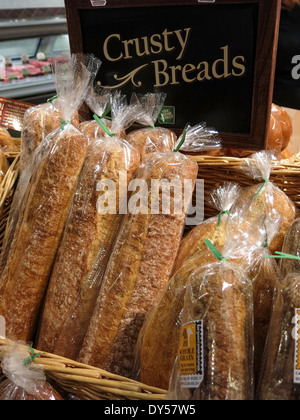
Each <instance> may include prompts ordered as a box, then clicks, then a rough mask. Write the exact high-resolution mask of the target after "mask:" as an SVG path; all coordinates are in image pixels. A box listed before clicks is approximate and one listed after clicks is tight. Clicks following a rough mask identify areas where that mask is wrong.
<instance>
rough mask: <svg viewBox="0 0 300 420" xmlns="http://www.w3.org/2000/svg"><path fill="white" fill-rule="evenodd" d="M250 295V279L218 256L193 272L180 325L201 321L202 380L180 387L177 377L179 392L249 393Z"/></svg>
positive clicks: (208, 395)
mask: <svg viewBox="0 0 300 420" xmlns="http://www.w3.org/2000/svg"><path fill="white" fill-rule="evenodd" d="M251 299H252V289H251V284H250V282H249V281H248V279H247V278H246V277H245V275H244V274H243V272H242V271H241V270H239V269H238V267H237V266H236V265H235V264H231V263H227V262H226V263H219V262H217V263H215V264H211V265H209V266H205V267H202V269H200V270H199V271H197V272H195V274H194V275H192V276H191V279H190V281H189V283H188V285H187V291H186V295H185V301H184V309H183V314H182V325H185V324H186V323H188V322H195V321H202V322H203V341H202V344H203V347H202V352H203V353H201V356H202V357H203V380H202V382H201V384H200V385H199V386H198V387H197V388H196V389H195V388H194V389H193V387H191V388H188V389H184V388H181V386H180V377H179V379H178V383H177V387H178V389H177V397H178V398H181V399H182V398H183V397H185V398H188V399H196V400H249V399H252V398H253V373H252V369H253V365H252V358H253V353H252V350H253V341H252V331H251V325H252V311H251V309H252V306H251V305H252V300H251ZM200 345H201V343H200ZM198 348H199V347H198ZM201 356H200V357H201Z"/></svg>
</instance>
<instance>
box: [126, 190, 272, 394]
mask: <svg viewBox="0 0 300 420" xmlns="http://www.w3.org/2000/svg"><path fill="white" fill-rule="evenodd" d="M235 194H237V195H235ZM239 194H241V189H240V188H239V187H237V186H236V184H228V183H226V184H225V185H224V186H223V187H219V188H217V189H216V190H215V191H214V193H213V194H212V197H211V201H212V202H214V205H215V206H216V208H219V209H220V210H221V209H222V208H223V209H225V208H230V207H231V205H232V204H233V203H234V202H235V200H236V199H238V197H239ZM244 211H245V209H244V208H243V207H241V208H240V211H239V212H238V211H237V209H236V211H235V214H234V217H232V216H231V214H230V213H229V215H228V214H227V213H225V214H222V213H221V214H220V215H219V216H218V217H216V218H211V219H209V220H207V221H204V222H203V223H202V224H201V225H202V227H201V226H200V225H199V226H197V227H195V228H194V232H195V234H197V235H195V237H194V235H192V236H191V237H189V235H190V234H191V233H189V234H188V235H187V237H186V238H188V240H189V242H187V244H186V247H185V248H186V249H187V250H189V248H190V250H191V252H190V255H189V254H188V253H186V252H184V251H185V249H184V248H183V249H182V256H183V257H185V258H181V260H182V261H181V264H180V265H178V266H177V269H176V270H174V272H173V276H172V278H171V279H170V281H169V282H168V284H167V286H166V288H165V289H164V291H163V293H162V294H161V296H160V297H159V299H158V302H157V304H156V305H155V307H154V308H153V310H152V311H150V313H149V314H148V315H147V319H146V321H145V323H144V325H143V328H142V330H141V333H140V336H139V341H138V345H137V348H136V359H135V367H134V377H135V379H138V380H142V381H143V383H148V384H151V385H153V386H158V387H161V388H164V389H165V388H167V386H168V383H169V379H170V376H171V372H172V367H173V364H174V360H175V358H176V355H177V348H178V342H179V334H180V328H181V315H182V308H183V301H184V295H185V288H186V284H187V281H188V278H189V276H190V275H191V274H192V272H193V271H194V270H195V269H197V268H200V267H202V266H204V265H207V264H208V263H211V262H214V261H215V257H214V256H213V255H212V253H210V252H207V246H206V245H205V243H204V240H205V239H209V240H210V242H211V243H212V244H213V245H214V246H215V247H216V248H217V249H218V250H219V251H222V250H223V246H224V245H225V252H227V254H228V255H230V257H231V258H234V259H233V261H234V262H235V264H238V265H241V266H242V264H241V262H242V263H243V262H247V263H246V267H245V268H243V269H244V270H245V273H248V274H249V272H248V270H249V266H250V267H252V266H251V265H250V263H249V262H248V261H249V260H251V261H252V260H254V257H252V258H250V256H251V255H252V254H253V253H254V252H255V251H257V250H258V249H261V247H262V246H263V245H264V244H265V243H266V240H267V236H268V235H267V233H266V225H267V226H268V227H269V238H271V237H272V236H271V234H274V233H275V232H274V231H272V233H271V230H272V229H271V227H270V226H276V223H277V222H278V218H279V215H277V217H276V219H274V220H272V222H269V224H268V223H267V220H266V217H265V216H264V215H260V217H258V218H257V220H256V221H255V223H254V225H253V226H251V224H249V223H248V221H247V220H244V215H243V213H244ZM218 220H220V224H219V226H217V224H218ZM185 240H186V239H185V238H184V239H183V241H182V244H183V243H184V242H185ZM193 243H194V249H193ZM205 250H206V251H205ZM228 250H229V251H228ZM264 250H265V248H264ZM265 252H267V250H265ZM178 255H179V256H180V250H179V253H178ZM257 258H258V257H257ZM255 261H256V260H255ZM175 267H176V263H175ZM252 277H254V274H253V275H252ZM166 331H167V332H168V333H167V334H166ZM160 348H164V349H165V350H164V352H163V353H162V352H160Z"/></svg>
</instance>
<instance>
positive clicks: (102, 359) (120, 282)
mask: <svg viewBox="0 0 300 420" xmlns="http://www.w3.org/2000/svg"><path fill="white" fill-rule="evenodd" d="M196 177H197V164H195V162H193V161H192V160H191V159H189V158H187V157H185V156H183V155H181V154H179V153H154V154H152V155H148V156H147V157H146V159H145V160H144V163H143V164H142V165H141V167H140V168H139V170H138V171H137V174H136V179H144V180H145V181H146V182H147V184H148V186H150V185H151V180H153V179H157V180H159V181H161V180H163V179H164V180H168V181H172V180H175V179H178V180H180V181H181V182H183V180H184V179H191V180H193V181H195V180H196ZM131 198H132V196H131ZM159 199H160V201H161V200H162V193H160V195H159ZM147 201H148V200H147ZM150 201H151V200H149V201H148V204H146V206H147V207H146V212H144V214H142V213H138V214H132V213H128V214H127V215H126V216H125V218H124V221H123V224H122V227H121V230H120V233H119V235H118V237H117V240H116V243H115V246H114V249H113V252H112V255H111V258H110V260H109V263H108V267H107V271H106V273H105V276H104V279H103V283H102V288H101V291H100V295H99V298H98V300H97V304H96V307H95V311H94V314H93V316H92V318H91V322H90V325H89V328H88V331H87V334H86V337H85V340H84V343H83V346H82V349H81V352H80V355H79V360H80V361H82V362H83V363H88V364H91V365H95V366H99V367H102V368H104V369H106V370H108V371H111V372H115V373H117V374H121V375H123V376H130V375H131V373H132V368H133V363H134V350H135V346H136V342H137V338H138V334H139V331H140V329H141V327H142V325H143V322H144V319H145V316H146V313H147V311H148V310H150V309H151V308H152V307H153V306H154V304H155V301H156V300H157V298H158V295H159V293H160V292H161V291H162V290H163V288H164V287H165V285H166V283H167V281H168V280H169V277H170V274H171V271H172V268H173V265H174V261H175V258H176V254H177V251H178V248H179V244H180V240H181V237H182V233H183V228H184V224H185V213H184V212H181V214H174V211H172V210H171V213H170V214H162V212H161V210H160V211H159V212H158V213H159V214H151V203H150ZM171 202H174V195H171ZM171 208H172V203H171ZM145 213H147V214H145ZM154 213H155V212H154Z"/></svg>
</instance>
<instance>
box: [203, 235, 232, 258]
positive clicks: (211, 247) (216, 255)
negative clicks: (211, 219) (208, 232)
mask: <svg viewBox="0 0 300 420" xmlns="http://www.w3.org/2000/svg"><path fill="white" fill-rule="evenodd" d="M204 243H205V245H207V247H208V248H209V249H210V250H211V252H212V253H213V254H214V256H215V257H216V258H217V260H219V261H227V258H225V257H223V255H222V254H221V252H219V251H218V250H217V248H216V247H215V246H214V245H213V244H212V243H211V242H210V240H209V239H205V241H204Z"/></svg>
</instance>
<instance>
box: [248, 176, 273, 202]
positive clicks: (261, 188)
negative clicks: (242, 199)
mask: <svg viewBox="0 0 300 420" xmlns="http://www.w3.org/2000/svg"><path fill="white" fill-rule="evenodd" d="M268 182H270V180H269V179H266V180H265V182H264V183H263V184H262V185H261V187H260V188H259V190H258V191H257V193H256V194H255V195H254V196H253V198H252V200H255V199H256V198H257V197H258V196H259V194H260V193H261V192H262V190H263V188H264V187H265V186H266V185H267V183H268Z"/></svg>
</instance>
